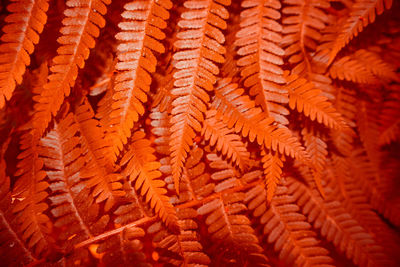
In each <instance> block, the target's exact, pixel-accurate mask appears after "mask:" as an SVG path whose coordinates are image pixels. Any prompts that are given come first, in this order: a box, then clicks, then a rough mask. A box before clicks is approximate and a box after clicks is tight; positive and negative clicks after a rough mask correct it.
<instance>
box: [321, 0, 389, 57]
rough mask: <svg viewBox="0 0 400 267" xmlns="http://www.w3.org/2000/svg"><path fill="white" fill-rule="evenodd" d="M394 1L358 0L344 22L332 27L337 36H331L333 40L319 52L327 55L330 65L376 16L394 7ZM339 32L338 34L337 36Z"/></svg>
mask: <svg viewBox="0 0 400 267" xmlns="http://www.w3.org/2000/svg"><path fill="white" fill-rule="evenodd" d="M392 1H393V0H357V1H355V2H354V3H353V5H352V7H351V12H350V14H349V16H347V17H346V18H345V19H344V20H342V21H341V22H339V25H338V24H335V25H333V26H332V28H333V29H334V32H335V34H331V35H332V36H329V38H330V39H331V40H329V41H328V42H326V43H324V44H322V45H321V46H320V47H319V50H320V51H322V54H325V55H327V57H328V60H327V61H328V65H330V64H331V63H332V62H333V60H334V59H335V57H336V55H337V54H338V53H339V51H340V50H342V48H343V47H345V46H346V45H347V44H348V43H349V42H350V41H351V40H352V39H353V38H354V37H356V36H357V35H358V34H359V33H360V32H361V31H362V30H363V29H364V28H365V27H366V26H367V25H368V24H370V23H373V22H374V21H375V18H376V14H378V15H380V14H382V13H383V11H384V10H385V9H390V8H391V7H392ZM336 32H337V34H336Z"/></svg>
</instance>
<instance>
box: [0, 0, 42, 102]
mask: <svg viewBox="0 0 400 267" xmlns="http://www.w3.org/2000/svg"><path fill="white" fill-rule="evenodd" d="M47 2H48V0H37V1H35V0H29V1H19V0H13V1H12V3H10V4H9V5H8V6H7V9H8V11H10V12H11V14H10V15H8V16H7V17H6V18H5V21H6V22H7V24H6V25H5V26H4V27H3V29H2V30H3V33H4V34H3V35H2V36H1V38H0V40H1V41H2V42H3V43H2V44H0V53H1V57H0V109H1V108H3V107H4V105H5V101H6V100H10V98H11V96H12V93H13V91H14V89H15V86H16V85H17V84H21V82H22V76H23V75H24V73H25V69H26V67H27V66H29V65H30V62H31V60H30V55H31V54H32V53H33V51H34V49H35V45H37V44H38V43H39V35H40V34H41V33H42V31H43V27H44V24H46V21H47V15H46V12H47V10H48V8H49V4H48V3H47Z"/></svg>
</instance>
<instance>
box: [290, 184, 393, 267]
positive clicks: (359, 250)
mask: <svg viewBox="0 0 400 267" xmlns="http://www.w3.org/2000/svg"><path fill="white" fill-rule="evenodd" d="M288 188H289V194H291V195H293V197H294V198H295V199H296V202H297V204H298V205H299V206H300V207H302V210H303V213H304V214H305V215H307V217H308V220H309V222H311V223H313V224H314V227H316V228H318V229H320V232H321V235H322V236H324V237H325V238H326V239H327V240H328V241H330V242H333V244H334V245H335V246H336V247H338V248H339V249H340V250H341V251H343V252H344V253H345V254H346V256H347V257H348V258H349V259H352V260H353V262H354V263H355V264H357V265H360V266H390V265H391V262H390V261H388V259H387V258H386V255H385V253H384V252H383V248H382V247H381V246H379V245H378V244H377V243H376V242H375V240H374V239H373V238H372V236H371V235H370V234H368V233H367V232H366V231H365V229H364V228H362V227H361V226H360V225H359V224H358V223H357V222H356V221H355V220H354V219H353V218H352V217H351V215H350V214H348V213H347V212H346V211H345V210H344V209H343V207H342V206H341V205H340V203H339V202H338V201H334V200H327V201H324V200H322V198H321V197H320V196H319V194H318V193H316V192H312V191H311V190H310V189H309V188H307V187H306V186H304V185H303V184H301V183H300V182H298V181H296V180H294V179H289V181H288Z"/></svg>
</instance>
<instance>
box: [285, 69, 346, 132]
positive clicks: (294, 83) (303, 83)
mask: <svg viewBox="0 0 400 267" xmlns="http://www.w3.org/2000/svg"><path fill="white" fill-rule="evenodd" d="M286 87H287V89H288V91H289V107H290V108H291V109H293V110H294V109H296V108H297V111H298V112H303V113H304V115H305V116H307V117H309V118H310V119H311V120H312V121H313V120H317V121H318V122H319V123H323V124H324V125H325V126H327V127H330V128H334V129H340V128H342V127H344V122H343V119H342V117H341V115H340V114H339V113H337V111H336V109H335V108H334V107H333V106H332V104H331V103H330V102H329V101H328V99H327V98H326V97H324V96H322V95H321V91H320V90H319V89H316V88H315V87H314V84H313V83H312V82H308V81H307V80H306V79H303V78H299V77H298V76H297V75H296V74H291V75H290V76H287V84H286Z"/></svg>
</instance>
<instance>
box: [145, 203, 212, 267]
mask: <svg viewBox="0 0 400 267" xmlns="http://www.w3.org/2000/svg"><path fill="white" fill-rule="evenodd" d="M177 215H178V218H179V220H178V223H179V227H180V229H181V233H180V234H179V235H176V234H171V233H169V232H167V231H165V230H164V231H163V230H161V231H159V232H158V233H157V234H156V236H155V237H154V239H153V242H154V243H155V244H156V248H157V250H158V251H159V252H160V259H161V260H162V262H165V263H168V264H171V265H173V266H199V267H205V266H209V264H210V262H211V260H210V258H209V257H208V256H207V255H206V254H205V253H204V251H203V246H202V245H201V243H200V242H199V235H198V233H197V231H198V224H197V223H196V222H195V221H194V218H195V217H196V216H197V212H196V210H194V209H192V208H186V209H181V210H179V211H178V212H177ZM157 228H160V225H159V224H158V225H155V226H152V228H151V229H149V230H151V231H155V230H158V229H157ZM171 254H172V255H171Z"/></svg>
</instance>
